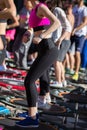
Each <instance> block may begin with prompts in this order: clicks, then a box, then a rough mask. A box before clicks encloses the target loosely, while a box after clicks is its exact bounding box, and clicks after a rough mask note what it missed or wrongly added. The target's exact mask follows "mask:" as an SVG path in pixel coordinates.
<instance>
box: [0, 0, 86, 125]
mask: <svg viewBox="0 0 87 130" xmlns="http://www.w3.org/2000/svg"><path fill="white" fill-rule="evenodd" d="M16 28H17V29H16ZM11 40H14V43H13V45H12V50H11V52H12V53H13V54H14V61H15V62H16V65H17V66H18V67H23V68H25V69H28V62H30V61H32V63H31V66H30V69H29V71H28V73H27V75H26V77H25V80H24V85H25V88H26V97H27V102H28V107H29V110H28V116H27V117H26V119H24V120H22V121H19V122H17V123H16V125H17V126H20V127H38V126H39V119H38V118H39V117H38V106H40V105H41V106H42V107H43V106H44V105H45V104H46V103H50V102H51V98H50V91H49V90H50V88H49V86H50V85H49V84H50V79H49V68H50V67H51V65H53V66H54V70H55V76H56V82H54V83H53V86H59V87H61V88H62V87H66V86H67V82H66V78H65V73H69V74H70V75H72V79H73V80H76V81H77V80H78V79H79V70H80V68H85V69H86V68H87V57H86V54H87V7H86V6H85V4H84V0H24V6H23V8H22V9H21V10H20V12H19V14H17V11H16V6H15V4H14V0H0V70H6V63H5V58H6V57H8V53H9V52H8V50H7V46H9V45H10V44H12V43H10V41H11ZM37 79H39V81H40V93H39V95H38V93H37V89H36V85H35V81H36V80H37Z"/></svg>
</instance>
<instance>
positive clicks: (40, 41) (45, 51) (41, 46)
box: [16, 0, 60, 127]
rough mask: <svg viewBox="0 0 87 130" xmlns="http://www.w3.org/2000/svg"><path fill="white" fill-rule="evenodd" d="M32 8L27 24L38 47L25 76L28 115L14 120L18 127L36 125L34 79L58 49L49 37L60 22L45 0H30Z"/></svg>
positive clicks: (39, 74)
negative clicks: (20, 119)
mask: <svg viewBox="0 0 87 130" xmlns="http://www.w3.org/2000/svg"><path fill="white" fill-rule="evenodd" d="M30 1H31V3H32V5H33V10H32V11H31V13H30V18H29V26H30V28H31V29H32V28H33V31H34V38H33V42H34V44H37V47H38V56H37V58H36V59H35V61H34V62H33V64H32V66H31V68H30V70H29V72H28V73H27V75H26V78H25V82H24V85H25V88H26V95H27V102H28V107H29V116H28V117H26V119H24V120H22V121H19V122H16V126H19V127H38V126H39V121H38V111H37V108H38V104H37V102H38V100H37V99H38V93H37V89H36V86H35V81H36V80H37V79H38V78H40V77H41V76H42V75H43V73H44V72H45V71H46V70H48V68H49V67H50V66H51V65H52V64H53V63H54V61H56V59H57V56H58V49H57V47H56V46H55V44H54V43H53V40H52V38H51V34H52V32H54V31H55V30H56V29H57V28H58V27H59V26H60V22H59V20H58V19H57V18H56V17H55V15H54V14H53V13H52V12H51V11H50V10H49V9H48V7H47V6H46V4H45V0H39V1H38V0H30Z"/></svg>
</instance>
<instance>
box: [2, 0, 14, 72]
mask: <svg viewBox="0 0 87 130" xmlns="http://www.w3.org/2000/svg"><path fill="white" fill-rule="evenodd" d="M14 17H16V6H15V4H14V0H0V69H1V70H4V69H5V63H4V62H5V58H6V39H5V34H6V27H7V20H8V19H14Z"/></svg>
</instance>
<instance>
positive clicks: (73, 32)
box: [72, 28, 76, 36]
mask: <svg viewBox="0 0 87 130" xmlns="http://www.w3.org/2000/svg"><path fill="white" fill-rule="evenodd" d="M75 32H76V28H75V29H74V30H73V31H72V36H73V35H74V34H75Z"/></svg>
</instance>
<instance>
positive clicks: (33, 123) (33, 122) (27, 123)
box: [16, 116, 39, 128]
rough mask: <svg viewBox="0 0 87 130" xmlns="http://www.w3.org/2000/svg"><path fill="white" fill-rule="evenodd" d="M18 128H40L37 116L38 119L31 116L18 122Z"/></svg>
mask: <svg viewBox="0 0 87 130" xmlns="http://www.w3.org/2000/svg"><path fill="white" fill-rule="evenodd" d="M16 126H19V127H23V128H30V127H31V128H33V127H38V126H39V120H38V117H37V116H36V119H33V118H31V117H30V116H28V117H26V119H24V120H22V121H18V122H16Z"/></svg>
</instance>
